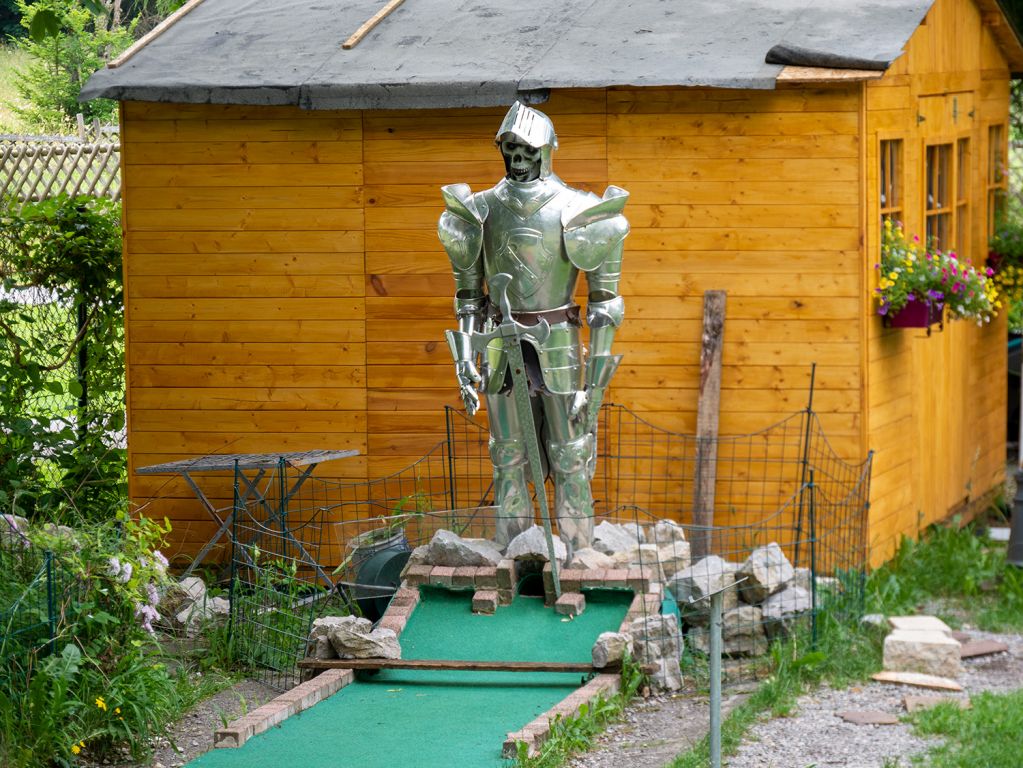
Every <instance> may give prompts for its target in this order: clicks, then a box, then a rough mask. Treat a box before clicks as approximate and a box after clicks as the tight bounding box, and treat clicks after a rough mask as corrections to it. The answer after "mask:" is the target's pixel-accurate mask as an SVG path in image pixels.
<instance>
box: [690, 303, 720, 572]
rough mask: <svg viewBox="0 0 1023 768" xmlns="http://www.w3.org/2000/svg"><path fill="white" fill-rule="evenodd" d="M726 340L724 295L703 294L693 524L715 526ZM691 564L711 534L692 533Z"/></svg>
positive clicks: (708, 544) (708, 543)
mask: <svg viewBox="0 0 1023 768" xmlns="http://www.w3.org/2000/svg"><path fill="white" fill-rule="evenodd" d="M724 336H725V292H724V291H706V292H704V294H703V337H702V342H701V348H700V398H699V402H698V404H697V410H696V471H695V477H694V478H693V523H694V524H695V525H697V526H706V527H707V528H709V527H710V526H712V525H714V483H715V481H716V480H717V461H718V457H717V436H718V416H719V414H720V409H721V347H722V345H723V342H724ZM692 546H693V562H696V561H697V560H699V559H700V558H703V557H706V556H707V555H709V554H710V553H711V534H710V531H701V530H697V531H695V532H694V533H693V542H692Z"/></svg>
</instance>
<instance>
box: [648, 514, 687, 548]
mask: <svg viewBox="0 0 1023 768" xmlns="http://www.w3.org/2000/svg"><path fill="white" fill-rule="evenodd" d="M646 541H647V543H648V544H656V545H657V546H659V547H663V546H665V545H666V544H675V543H685V542H686V532H685V529H684V528H683V527H682V526H681V525H679V524H678V523H676V522H674V521H673V520H659V521H658V522H657V524H656V525H654V526H652V527H651V528H647V532H646Z"/></svg>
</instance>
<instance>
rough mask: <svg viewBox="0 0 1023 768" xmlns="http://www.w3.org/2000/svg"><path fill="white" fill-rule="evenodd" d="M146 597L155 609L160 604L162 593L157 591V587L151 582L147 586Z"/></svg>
mask: <svg viewBox="0 0 1023 768" xmlns="http://www.w3.org/2000/svg"><path fill="white" fill-rule="evenodd" d="M146 597H148V598H149V604H150V605H151V606H153V607H154V608H155V607H156V606H158V605H159V604H160V593H159V592H157V591H156V585H155V584H154V583H153V582H151V581H150V582H149V583H147V584H146Z"/></svg>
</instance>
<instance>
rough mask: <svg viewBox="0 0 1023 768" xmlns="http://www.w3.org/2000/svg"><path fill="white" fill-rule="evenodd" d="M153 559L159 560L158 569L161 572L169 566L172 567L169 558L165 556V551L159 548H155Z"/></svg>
mask: <svg viewBox="0 0 1023 768" xmlns="http://www.w3.org/2000/svg"><path fill="white" fill-rule="evenodd" d="M153 559H154V560H155V561H156V562H157V564H158V566H157V569H158V570H159V571H160V573H163V572H164V571H165V570H167V568H169V567H170V563H169V562H167V558H166V557H164V556H163V552H161V551H160V550H158V549H154V550H153Z"/></svg>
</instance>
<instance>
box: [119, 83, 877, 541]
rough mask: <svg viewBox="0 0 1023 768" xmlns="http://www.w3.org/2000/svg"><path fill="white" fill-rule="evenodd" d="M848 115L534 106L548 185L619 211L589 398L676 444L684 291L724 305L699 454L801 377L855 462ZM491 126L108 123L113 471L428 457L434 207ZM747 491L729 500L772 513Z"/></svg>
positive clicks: (276, 117) (836, 95) (620, 96)
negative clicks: (241, 458)
mask: <svg viewBox="0 0 1023 768" xmlns="http://www.w3.org/2000/svg"><path fill="white" fill-rule="evenodd" d="M860 98H861V92H860V87H859V86H858V85H856V84H852V85H850V84H837V85H834V86H824V87H819V88H805V87H785V88H781V89H779V90H777V91H713V90H700V89H653V90H630V89H620V90H611V91H606V92H605V91H585V92H559V93H555V94H554V95H553V96H552V98H551V100H550V102H549V104H547V105H545V107H544V109H545V110H546V111H547V112H548V113H549V114H550V115H551V116H552V118H553V119H554V121H555V125H556V128H557V130H558V134H559V138H560V143H561V148H560V149H559V151H558V152H557V153H556V155H555V169H556V171H557V172H558V173H559V174H560V175H561V176H562V177H563V178H564V179H565V180H566V181H567V182H568V183H570V184H573V185H576V186H581V187H584V188H587V189H591V190H593V191H594V192H597V193H600V192H602V191H603V189H604V187H605V186H606V185H607V184H608V183H610V182H613V183H615V184H620V185H621V186H623V187H625V188H626V189H628V190H629V191H630V192H631V193H632V199H631V200H630V203H629V205H628V208H627V213H628V216H629V218H630V221H631V222H632V227H633V231H632V234H631V235H630V237H629V239H628V241H627V243H626V257H625V262H624V270H623V271H624V278H623V283H622V292H623V294H624V296H625V297H626V306H627V310H626V312H627V318H626V322H625V325H624V326H623V328H622V331H621V334H620V345H619V347H620V351H622V352H624V353H625V360H624V363H623V368H622V370H621V371H620V372H619V374H618V376H617V378H616V380H615V383H614V386H613V387H612V391H611V394H610V399H612V400H614V401H616V402H620V403H622V404H624V405H627V406H629V407H630V408H633V409H635V410H637V411H638V412H640V414H642V415H643V416H644V417H645V418H647V419H648V420H649V421H650V422H652V423H654V424H656V425H659V426H662V427H664V428H667V429H671V430H676V431H681V432H690V433H691V432H692V431H693V429H694V426H695V418H696V415H695V408H696V402H697V383H698V364H699V335H700V318H701V317H702V297H703V292H704V291H705V290H708V289H723V290H726V291H727V292H728V313H727V319H726V330H725V345H724V351H723V373H722V396H721V407H722V413H721V431H722V433H723V434H740V433H747V432H752V431H756V430H758V429H761V428H763V427H766V426H768V425H770V424H772V423H774V422H775V421H777V420H778V419H780V418H782V417H784V416H786V415H788V414H790V413H792V412H794V411H797V410H799V409H800V408H802V407H804V406H805V403H806V396H807V386H808V383H809V374H810V364H811V363H812V362H817V363H818V365H819V369H818V376H817V386H818V390H817V395H816V400H815V404H816V407H817V410H818V411H819V412H820V413H821V415H822V419H823V421H824V426H825V428H826V430H827V433H828V436H829V438H830V439H831V441H832V444H833V445H834V446H835V448H836V449H837V450H838V452H839V453H840V454H841V455H842V456H844V457H846V458H849V459H859V458H862V456H863V454H864V452H865V448H866V443H865V439H864V435H863V433H862V429H861V427H862V424H863V408H864V405H863V404H864V395H863V386H864V382H863V380H862V377H861V370H862V368H861V356H862V354H863V348H862V345H861V338H862V329H861V325H862V322H863V321H862V316H861V312H862V304H863V301H862V296H863V295H864V291H865V288H864V284H863V280H864V274H863V269H862V258H861V255H860V250H859V249H860V220H861V215H862V211H861V205H860V201H861V198H860V181H859V179H860V164H861V150H860V144H859V138H858V133H859V130H860ZM502 113H503V110H450V111H446V112H366V113H309V112H302V111H299V110H297V109H279V108H272V109H271V108H243V107H218V106H181V105H156V104H126V105H125V108H124V112H123V134H122V135H123V137H124V146H125V149H124V163H125V187H126V190H125V226H126V229H127V232H128V235H127V239H126V276H127V291H128V320H127V323H128V339H129V352H128V358H129V360H128V365H129V374H128V375H129V387H130V390H129V397H130V401H129V406H130V418H129V449H130V461H131V466H132V467H138V466H144V465H146V464H151V463H155V462H158V461H166V460H170V459H176V458H182V457H186V456H192V455H196V454H201V453H205V452H210V451H221V452H234V451H252V450H261V451H276V450H283V449H288V448H296V449H299V448H328V447H340V448H347V447H352V448H358V449H360V450H361V451H363V452H364V456H363V457H362V458H360V459H358V460H349V461H345V462H340V463H339V464H338V465H337V468H336V469H335V472H337V473H341V474H346V475H350V476H354V477H368V478H375V477H380V476H381V475H384V474H386V473H389V472H393V471H395V470H397V469H400V468H402V467H404V466H407V465H408V464H409V463H410V462H412V461H414V460H416V459H418V458H419V457H420V456H422V455H423V453H424V452H425V451H426V450H428V449H429V448H430V447H431V446H433V445H434V444H435V443H436V442H437V441H438V440H439V439H441V438H442V437H443V429H444V421H443V414H442V407H443V405H444V404H445V403H450V404H456V394H457V393H456V389H455V385H454V380H453V375H452V366H451V363H450V360H449V357H448V352H447V350H446V348H445V344H444V342H443V335H442V333H443V330H444V329H445V328H448V327H451V326H452V319H451V313H452V309H451V292H452V283H451V277H450V272H449V267H448V263H447V259H446V256H445V255H444V253H443V251H442V249H441V248H440V246H439V244H438V242H437V240H436V233H435V222H436V219H437V216H438V214H439V213H440V210H441V203H440V196H439V192H438V187H439V186H440V185H442V184H445V183H452V182H457V181H466V182H469V183H470V184H472V186H473V188H474V189H477V190H478V189H482V188H485V187H486V186H489V185H492V184H493V183H495V182H496V181H497V180H498V179H499V178H500V177H501V175H502V174H503V165H502V162H501V159H500V156H499V155H498V153H497V152H496V150H495V149H494V148H493V145H492V139H493V133H494V131H495V130H496V127H497V125H498V124H499V121H500V118H501V116H502ZM736 471H737V472H742V471H745V470H742V469H737V470H736ZM756 480H757V479H756V478H750V477H746V478H740V482H738V483H737V484H736V485H737V487H738V486H742V487H743V488H744V489H745V490H743V491H742V492H743V493H753V494H767V493H769V492H776V491H777V488H776V487H775V488H773V489H771V488H768V486H770V485H771V482H770V481H768V482H766V483H763V484H762V485H759V486H758V485H757V484H756ZM746 481H749V482H750V483H751V484H750V485H748V486H746V485H743V483H744V482H746ZM211 482H212V481H211ZM212 484H213V487H214V488H215V489H217V490H216V491H215V493H214V496H215V497H216V498H217V499H218V501H219V502H221V503H224V504H227V503H229V493H228V491H229V485H228V484H226V483H224V482H223V481H221V482H220V483H219V484H218V483H215V482H214V483H212ZM736 493H738V492H735V493H733V496H732V498H731V501H734V502H735V503H736V505H737V506H738V508H737V514H739V515H742V514H744V513H745V510H744V509H743V508H742V501H741V500H740V498H739V496H738V495H736ZM131 494H132V497H133V499H135V500H136V501H137V502H140V503H145V504H146V505H147V506H146V510H147V512H149V513H153V514H160V515H163V514H167V515H169V516H170V517H171V518H172V520H173V522H174V525H175V536H176V541H177V544H178V546H179V549H180V551H181V552H182V553H186V554H187V553H188V552H192V551H194V550H195V549H196V548H197V546H198V545H199V544H200V543H201V542H202V541H203V540H204V538H205V537H206V536H208V534H209V533H210V531H211V524H210V523H209V521H208V518H207V517H206V515H205V513H204V512H202V511H201V510H200V509H199V507H198V505H197V504H196V503H195V502H194V500H193V499H192V497H191V493H190V492H189V491H188V489H187V488H185V487H184V486H183V484H182V483H180V482H179V481H174V480H170V481H168V480H167V479H166V478H149V477H140V476H138V475H134V474H133V475H132V477H131ZM718 496H719V501H721V503H722V508H725V509H727V508H728V506H727V505H728V504H729V503H730V499H729V496H728V494H726V493H723V492H722V491H721V490H719V492H718ZM154 499H155V500H154ZM637 501H642V499H637ZM661 501H663V499H662V500H661ZM683 507H686V508H687V507H688V502H687V501H686V500H685V499H682V500H679V501H678V505H677V508H678V509H679V514H681V509H682V508H683ZM723 522H727V520H725V521H723Z"/></svg>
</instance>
